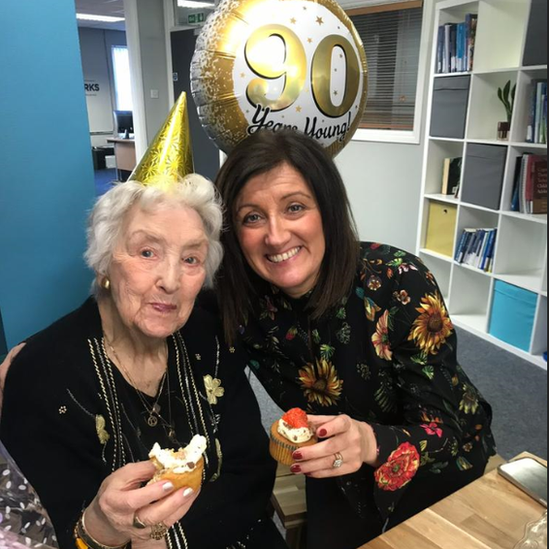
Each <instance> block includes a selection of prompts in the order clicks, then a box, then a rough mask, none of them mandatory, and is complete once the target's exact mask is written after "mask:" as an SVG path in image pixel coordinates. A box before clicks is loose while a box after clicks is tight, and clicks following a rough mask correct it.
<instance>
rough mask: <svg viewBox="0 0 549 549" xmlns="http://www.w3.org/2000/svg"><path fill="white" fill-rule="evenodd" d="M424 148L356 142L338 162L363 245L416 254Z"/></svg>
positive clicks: (345, 150) (350, 144) (344, 152)
mask: <svg viewBox="0 0 549 549" xmlns="http://www.w3.org/2000/svg"><path fill="white" fill-rule="evenodd" d="M422 161H423V145H402V144H392V143H372V142H360V141H352V142H351V143H349V145H347V147H346V148H345V149H344V150H343V151H342V152H341V153H340V154H339V155H338V157H337V158H336V163H337V166H338V168H339V170H340V172H341V175H342V177H343V181H344V182H345V186H346V187H347V192H348V195H349V200H350V202H351V205H352V208H353V214H354V216H355V219H356V222H357V225H358V229H359V234H360V238H361V240H366V241H378V242H383V243H384V244H391V245H393V246H397V247H399V248H402V249H404V250H407V251H410V252H415V247H416V233H417V225H418V217H419V200H420V193H421V170H422Z"/></svg>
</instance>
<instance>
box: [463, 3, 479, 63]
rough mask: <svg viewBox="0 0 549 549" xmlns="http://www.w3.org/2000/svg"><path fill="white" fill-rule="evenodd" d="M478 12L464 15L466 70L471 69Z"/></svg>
mask: <svg viewBox="0 0 549 549" xmlns="http://www.w3.org/2000/svg"><path fill="white" fill-rule="evenodd" d="M477 23H478V14H476V13H468V14H467V15H466V16H465V41H466V51H467V53H466V57H467V71H468V72H471V71H472V70H473V62H474V57H475V39H476V35H477Z"/></svg>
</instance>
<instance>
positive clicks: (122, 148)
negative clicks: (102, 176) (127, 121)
mask: <svg viewBox="0 0 549 549" xmlns="http://www.w3.org/2000/svg"><path fill="white" fill-rule="evenodd" d="M107 143H113V144H114V155H115V157H116V169H117V170H118V171H121V170H123V171H127V172H132V171H133V169H134V168H135V164H136V159H135V140H133V139H122V138H119V137H112V138H109V139H107Z"/></svg>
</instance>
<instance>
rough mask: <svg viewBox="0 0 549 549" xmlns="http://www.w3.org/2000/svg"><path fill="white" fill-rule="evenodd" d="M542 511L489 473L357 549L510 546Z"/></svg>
mask: <svg viewBox="0 0 549 549" xmlns="http://www.w3.org/2000/svg"><path fill="white" fill-rule="evenodd" d="M526 456H529V457H535V456H531V455H530V454H521V455H520V456H518V457H517V458H516V459H518V458H519V457H526ZM536 459H538V458H536ZM538 461H540V462H542V463H543V464H544V465H547V462H545V461H543V460H541V459H538ZM544 511H545V507H543V506H542V505H540V504H539V503H537V502H536V501H534V500H533V499H532V498H530V497H529V496H527V495H526V494H525V493H524V492H522V491H521V490H520V489H519V488H517V487H515V486H514V485H513V484H511V483H510V482H509V481H507V480H505V479H504V478H503V477H501V476H500V475H499V474H498V472H497V471H492V472H490V473H488V474H486V475H485V476H484V477H482V478H480V479H478V480H476V481H475V482H473V483H472V484H469V485H468V486H466V487H465V488H462V489H461V490H459V491H458V492H456V493H455V494H452V495H451V496H449V497H447V498H446V499H444V500H442V501H440V502H438V503H437V504H435V505H433V506H432V507H429V508H428V509H426V510H425V511H422V512H421V513H419V514H418V515H416V516H415V517H412V518H411V519H409V520H408V521H406V522H404V523H402V524H400V525H399V526H397V527H395V528H393V529H392V530H389V531H388V532H386V533H385V534H383V535H382V536H379V537H378V538H376V539H375V540H373V541H371V542H369V543H367V544H366V545H363V546H362V547H361V548H359V549H513V547H514V546H515V544H516V543H517V542H518V541H519V540H521V539H522V537H523V535H524V529H525V527H526V525H527V524H528V523H529V522H531V521H533V520H537V519H539V518H540V517H541V516H542V514H543V513H544Z"/></svg>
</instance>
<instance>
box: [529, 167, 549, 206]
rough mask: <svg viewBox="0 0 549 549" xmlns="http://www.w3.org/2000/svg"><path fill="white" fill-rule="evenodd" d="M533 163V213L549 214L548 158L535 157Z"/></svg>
mask: <svg viewBox="0 0 549 549" xmlns="http://www.w3.org/2000/svg"><path fill="white" fill-rule="evenodd" d="M532 163H533V166H532V194H533V196H532V213H533V214H534V215H538V214H547V157H546V156H538V157H535V159H534V160H533V162H532Z"/></svg>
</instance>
